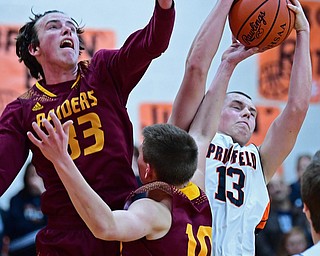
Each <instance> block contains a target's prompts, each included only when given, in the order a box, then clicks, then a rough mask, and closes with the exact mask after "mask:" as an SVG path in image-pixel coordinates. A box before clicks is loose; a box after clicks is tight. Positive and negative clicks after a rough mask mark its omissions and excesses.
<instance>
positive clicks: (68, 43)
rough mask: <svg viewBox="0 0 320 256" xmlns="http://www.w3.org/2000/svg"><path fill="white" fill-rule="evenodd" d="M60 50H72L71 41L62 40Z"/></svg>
mask: <svg viewBox="0 0 320 256" xmlns="http://www.w3.org/2000/svg"><path fill="white" fill-rule="evenodd" d="M60 48H71V49H74V45H73V42H72V40H70V39H64V40H62V42H61V44H60Z"/></svg>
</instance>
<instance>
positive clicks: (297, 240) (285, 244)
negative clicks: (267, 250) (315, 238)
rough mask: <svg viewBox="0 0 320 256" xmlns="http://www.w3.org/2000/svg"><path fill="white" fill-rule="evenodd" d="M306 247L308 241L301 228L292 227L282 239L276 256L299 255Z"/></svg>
mask: <svg viewBox="0 0 320 256" xmlns="http://www.w3.org/2000/svg"><path fill="white" fill-rule="evenodd" d="M307 247H308V241H307V237H306V234H305V232H304V230H303V229H302V228H301V227H293V228H292V229H291V230H290V231H289V232H288V233H287V234H284V235H283V237H282V241H281V245H280V250H279V252H278V253H277V256H289V255H293V254H296V253H301V252H303V251H304V250H305V249H307Z"/></svg>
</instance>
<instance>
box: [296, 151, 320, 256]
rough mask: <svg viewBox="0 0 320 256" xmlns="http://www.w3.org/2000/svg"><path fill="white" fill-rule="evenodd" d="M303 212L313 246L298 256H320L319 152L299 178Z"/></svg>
mask: <svg viewBox="0 0 320 256" xmlns="http://www.w3.org/2000/svg"><path fill="white" fill-rule="evenodd" d="M301 197H302V201H303V211H304V213H305V214H306V216H307V219H308V221H309V223H310V225H311V233H312V240H313V243H314V245H313V246H312V247H311V248H309V249H307V250H306V251H304V252H303V253H301V254H299V255H301V256H319V255H320V151H317V153H316V154H315V155H314V157H313V159H312V162H311V163H310V165H308V167H307V169H306V171H305V172H304V173H303V175H302V178H301Z"/></svg>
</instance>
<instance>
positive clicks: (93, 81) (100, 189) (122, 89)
mask: <svg viewBox="0 0 320 256" xmlns="http://www.w3.org/2000/svg"><path fill="white" fill-rule="evenodd" d="M174 16H175V11H174V8H172V9H169V10H163V9H161V8H160V6H159V5H158V4H156V8H155V11H154V14H153V16H152V18H151V20H150V22H149V24H148V25H147V26H146V27H145V28H144V29H142V30H139V31H136V32H135V33H133V34H132V35H131V36H130V37H129V38H128V39H127V41H126V42H125V43H124V45H123V46H122V47H121V48H120V49H115V50H100V51H98V52H97V53H96V54H95V55H94V56H93V58H92V59H91V60H90V63H87V65H84V64H85V63H82V64H81V65H79V67H81V68H79V75H78V78H77V80H75V81H68V82H64V83H60V84H55V85H46V84H45V82H44V81H39V82H37V83H36V84H35V85H34V86H33V87H32V88H31V89H30V90H29V91H28V92H26V93H25V94H24V95H22V96H21V97H19V98H18V99H17V100H15V101H13V102H12V103H10V104H8V106H7V107H6V109H5V110H4V112H3V114H2V116H1V119H0V141H1V143H0V194H3V193H4V192H5V190H6V189H7V188H8V187H9V185H10V184H11V183H12V181H13V179H14V178H15V177H16V175H17V174H18V172H19V171H20V169H21V168H22V166H23V164H24V162H25V161H26V159H27V156H28V153H29V149H31V151H32V153H33V157H32V162H33V164H34V166H35V167H36V170H37V172H38V173H39V175H40V176H41V177H42V178H43V180H44V183H45V187H46V192H45V193H44V194H43V197H42V211H43V212H44V213H45V214H46V215H48V228H51V229H54V228H58V229H67V230H72V229H79V228H86V226H85V224H84V222H83V221H82V220H81V218H80V217H79V215H78V214H77V212H76V210H75V209H74V207H73V205H72V203H71V201H70V199H69V196H68V194H67V192H66V190H65V188H64V186H63V184H62V182H61V181H60V179H59V177H58V175H57V173H56V171H55V169H54V167H53V165H52V163H51V162H50V161H48V160H47V159H46V158H45V157H44V156H43V155H42V153H41V152H40V150H39V149H38V148H37V147H36V146H34V145H33V144H32V143H31V142H30V141H29V140H28V137H27V131H33V129H32V126H31V124H32V122H37V123H38V124H39V125H42V123H41V120H42V119H43V118H47V119H50V118H49V115H48V113H49V112H50V111H54V112H55V113H56V114H57V116H58V118H59V119H60V120H61V122H62V123H63V122H65V121H67V120H70V119H71V120H73V125H72V126H71V129H70V136H69V152H70V155H71V157H72V159H73V160H74V162H75V164H76V165H77V167H78V168H79V170H80V171H81V173H82V175H83V176H84V177H85V179H86V180H87V181H88V183H89V184H90V186H91V187H92V188H93V189H94V190H95V191H96V192H97V193H98V194H99V195H100V196H101V197H102V198H103V200H104V201H106V202H107V203H108V205H110V207H111V208H112V209H113V210H114V209H122V208H123V205H124V202H125V199H126V197H127V196H128V194H129V193H130V192H131V191H132V190H133V189H135V188H136V186H137V185H136V179H135V176H134V174H133V171H132V169H131V161H132V154H133V131H132V124H131V122H130V120H129V116H128V113H127V109H126V103H127V100H128V96H129V93H130V92H131V91H132V89H133V88H134V87H135V85H136V84H137V83H138V82H139V80H140V79H141V77H142V76H143V74H144V73H145V71H146V70H147V68H148V66H149V64H150V62H151V61H152V59H154V58H156V57H158V56H160V55H161V53H162V52H164V51H165V50H166V48H167V47H168V44H169V39H170V36H171V33H172V29H173V23H174ZM79 193H81V191H79ZM45 233H46V232H41V233H40V236H45ZM52 237H53V239H54V236H52ZM38 238H39V237H38ZM59 239H63V238H61V237H59ZM73 239H74V241H73V242H72V241H71V244H72V243H73V244H76V240H77V238H76V237H73ZM79 239H80V238H79ZM40 240H41V239H40ZM43 241H44V240H43ZM50 243H53V244H54V243H55V241H52V240H51V241H50ZM106 243H108V242H106ZM110 243H111V242H110ZM112 243H113V244H117V248H118V247H119V243H115V242H112ZM58 244H59V243H56V246H58ZM82 244H84V242H82ZM77 246H78V244H77ZM79 246H81V243H79ZM83 246H85V245H83ZM74 248H77V247H74ZM105 252H106V251H105ZM105 252H104V254H101V255H105ZM108 252H109V253H110V255H115V254H112V250H108ZM61 253H62V254H60V255H63V251H61ZM74 253H75V255H77V256H79V255H85V256H88V255H91V254H88V253H83V254H81V249H80V248H79V251H78V250H75V251H74ZM68 255H70V254H68ZM92 255H95V256H96V255H100V254H99V253H98V252H92Z"/></svg>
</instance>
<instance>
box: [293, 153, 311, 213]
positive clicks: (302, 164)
mask: <svg viewBox="0 0 320 256" xmlns="http://www.w3.org/2000/svg"><path fill="white" fill-rule="evenodd" d="M310 162H311V155H308V154H302V155H300V156H299V157H298V159H297V163H296V174H297V180H296V181H295V182H294V183H292V184H291V185H290V187H291V193H290V200H291V202H292V204H293V205H295V206H296V207H300V208H302V200H301V193H300V187H301V186H300V181H301V177H302V174H303V173H304V171H305V170H306V168H307V166H308V165H309V164H310Z"/></svg>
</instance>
